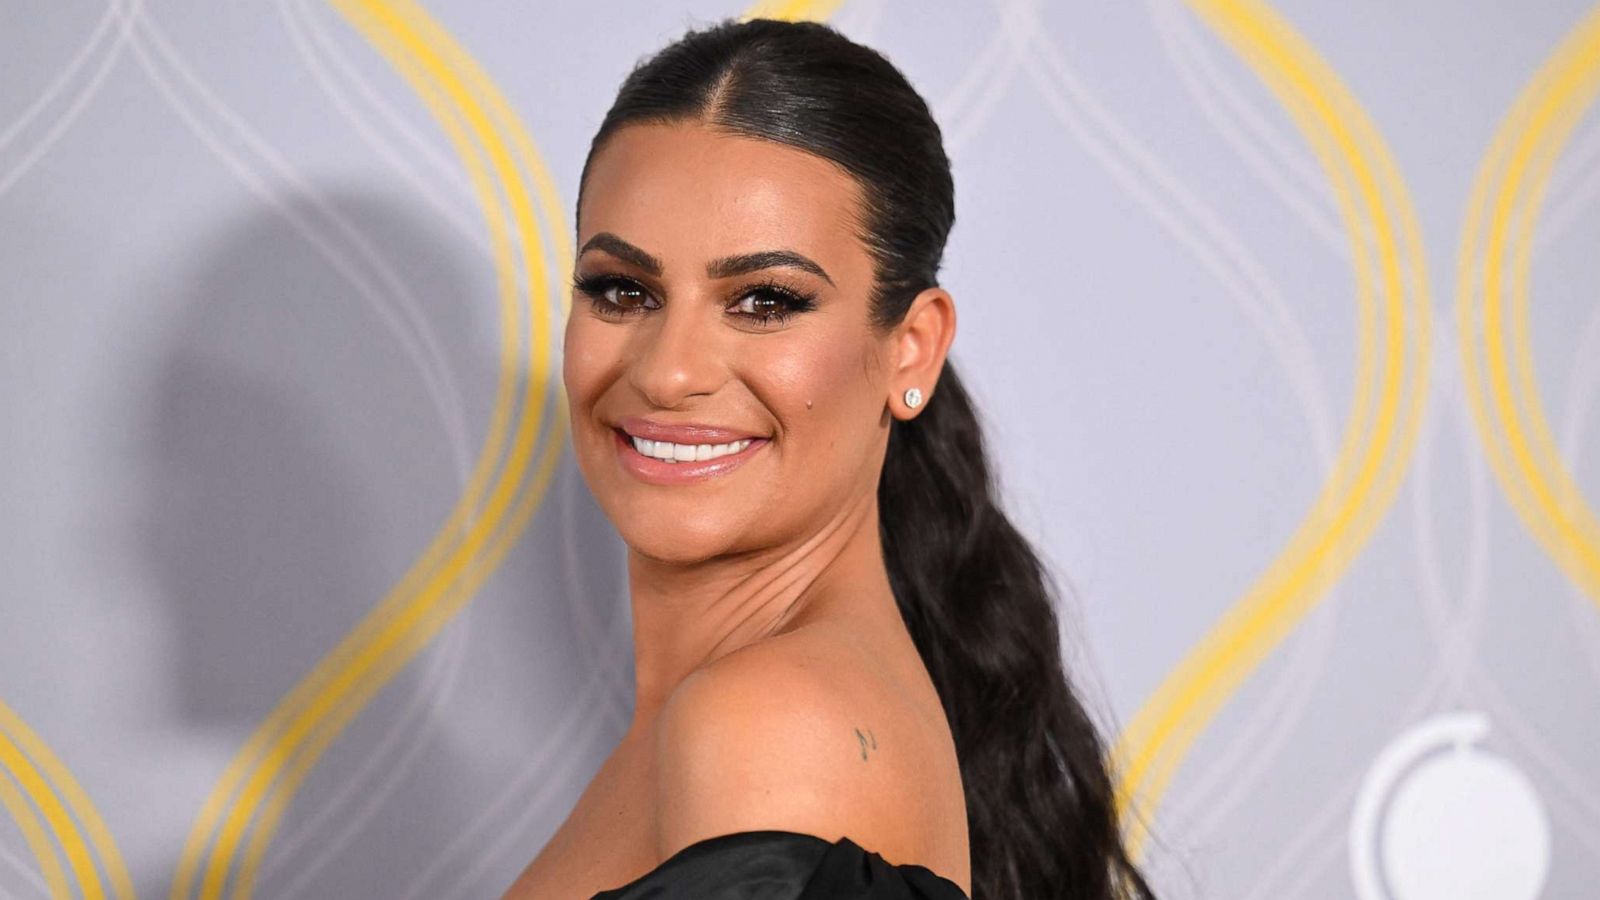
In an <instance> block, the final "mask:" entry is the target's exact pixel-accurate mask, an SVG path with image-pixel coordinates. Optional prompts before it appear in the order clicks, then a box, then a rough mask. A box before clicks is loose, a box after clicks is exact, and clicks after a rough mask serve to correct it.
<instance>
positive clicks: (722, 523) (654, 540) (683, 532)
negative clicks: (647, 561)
mask: <svg viewBox="0 0 1600 900" xmlns="http://www.w3.org/2000/svg"><path fill="white" fill-rule="evenodd" d="M612 521H613V523H615V524H616V526H617V531H618V532H619V533H620V534H621V535H622V540H623V541H624V542H625V543H626V544H627V545H628V547H629V548H630V549H632V550H633V551H634V552H635V553H638V554H640V555H642V556H647V557H649V558H651V559H654V560H657V561H659V562H664V563H673V564H689V563H697V562H701V561H703V560H707V559H711V558H712V557H716V556H721V555H724V554H727V553H730V552H734V551H736V550H738V549H740V545H741V543H742V539H744V538H747V537H748V536H749V529H748V528H747V527H745V526H744V525H742V524H740V523H739V522H736V521H734V520H733V519H732V518H730V517H728V516H725V515H715V516H713V515H704V514H702V515H699V516H694V515H677V514H675V513H670V512H667V511H666V510H664V509H659V508H658V509H654V510H651V509H649V504H640V505H638V506H637V507H636V508H635V510H633V511H631V512H630V511H625V512H623V513H622V515H621V516H620V517H619V518H616V519H613V520H612ZM657 523H660V524H657Z"/></svg>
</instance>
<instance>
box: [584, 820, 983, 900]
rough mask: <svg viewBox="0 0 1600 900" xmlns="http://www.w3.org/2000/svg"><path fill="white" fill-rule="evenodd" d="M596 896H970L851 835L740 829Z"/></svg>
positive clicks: (938, 899)
mask: <svg viewBox="0 0 1600 900" xmlns="http://www.w3.org/2000/svg"><path fill="white" fill-rule="evenodd" d="M591 900H971V898H969V897H968V896H967V895H966V894H965V893H964V892H962V890H961V888H960V886H958V885H957V884H956V883H955V882H953V881H951V880H949V879H947V878H944V877H942V876H940V875H937V874H935V873H934V872H933V871H932V870H931V869H928V868H926V867H923V866H917V865H902V866H897V865H893V864H891V863H889V862H888V861H886V860H885V859H884V858H883V857H882V856H879V855H878V854H876V853H874V852H872V851H870V850H867V849H864V848H863V847H861V846H860V845H858V844H857V843H856V842H855V841H852V840H850V839H849V838H848V837H842V838H840V839H839V840H837V841H834V842H833V843H829V842H827V841H825V840H823V839H822V838H819V837H817V836H816V835H812V834H801V833H799V832H794V831H775V830H766V831H740V832H735V833H733V834H724V835H720V836H718V837H712V838H706V839H705V840H703V841H698V842H696V843H693V844H690V845H689V846H687V847H685V848H683V849H682V850H679V851H678V852H677V853H674V854H673V855H672V857H671V858H670V859H668V860H667V861H666V862H663V863H662V864H661V865H659V866H656V867H655V868H654V869H651V870H650V871H649V872H647V873H645V874H644V875H642V876H640V877H639V878H637V879H635V880H634V881H631V882H629V883H627V884H625V885H623V886H622V887H619V888H613V889H611V890H608V891H601V892H600V893H598V894H595V895H594V897H592V898H591Z"/></svg>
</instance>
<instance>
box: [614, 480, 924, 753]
mask: <svg viewBox="0 0 1600 900" xmlns="http://www.w3.org/2000/svg"><path fill="white" fill-rule="evenodd" d="M628 583H629V593H630V595H631V602H632V607H633V645H634V670H635V676H634V677H635V687H636V693H635V705H634V717H633V728H632V729H630V731H638V730H641V729H643V728H645V727H647V726H648V725H649V723H651V722H653V721H654V719H655V716H656V713H658V712H659V711H660V708H661V706H662V705H663V704H665V702H666V700H667V698H668V697H669V696H670V695H671V694H672V692H673V690H674V689H676V688H677V686H678V684H679V683H680V682H682V681H683V679H684V678H686V677H688V676H689V674H690V673H692V672H694V671H695V670H696V669H699V668H701V667H703V666H705V665H707V664H709V663H711V662H713V661H714V660H717V659H719V658H721V657H723V656H726V655H728V654H729V653H733V652H734V651H736V650H739V649H741V648H743V647H747V646H749V645H751V644H753V643H755V642H757V641H760V640H761V639H763V638H766V637H770V636H772V635H775V634H779V633H782V632H784V631H788V630H792V629H793V628H795V627H797V626H799V625H800V624H803V623H804V622H805V621H809V620H812V619H814V618H816V617H817V616H818V615H820V614H822V613H823V612H824V611H825V610H826V609H828V608H829V607H830V605H831V604H834V603H836V602H838V601H843V602H845V603H847V604H851V605H852V606H855V605H859V606H860V607H861V608H862V609H863V610H865V609H867V608H869V607H871V606H872V605H873V604H874V601H876V604H877V605H879V606H881V605H882V603H883V601H885V600H886V601H887V604H888V607H889V608H890V609H894V595H893V592H892V591H891V589H890V587H889V577H888V572H887V570H886V569H885V567H884V562H883V551H882V543H881V541H880V538H879V535H878V498H877V494H876V492H875V491H869V492H867V496H866V497H865V498H864V499H863V500H862V501H860V502H858V503H855V504H852V505H850V506H847V507H845V508H844V509H843V510H841V511H840V512H839V514H838V515H836V516H834V517H833V518H832V519H830V520H828V521H827V522H825V523H823V524H822V525H821V526H820V527H818V528H816V529H814V530H813V531H811V532H809V533H806V534H803V535H800V536H799V537H797V538H795V539H794V540H792V541H790V542H788V543H786V544H784V545H781V546H776V547H771V548H764V549H762V550H760V551H755V552H751V553H746V554H740V555H737V556H720V557H713V558H710V559H705V560H699V561H696V562H693V563H687V564H685V563H672V562H667V561H663V560H659V559H655V558H653V557H648V556H645V555H643V554H640V553H639V552H637V551H635V550H632V549H630V550H629V551H628ZM895 614H896V616H897V617H898V611H896V613H895Z"/></svg>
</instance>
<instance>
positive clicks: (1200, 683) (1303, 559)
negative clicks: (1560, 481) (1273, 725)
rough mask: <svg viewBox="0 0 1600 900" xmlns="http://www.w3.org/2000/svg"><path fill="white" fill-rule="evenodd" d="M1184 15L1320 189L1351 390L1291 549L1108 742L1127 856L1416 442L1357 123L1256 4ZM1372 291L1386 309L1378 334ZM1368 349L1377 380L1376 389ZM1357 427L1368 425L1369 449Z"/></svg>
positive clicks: (1417, 243)
mask: <svg viewBox="0 0 1600 900" xmlns="http://www.w3.org/2000/svg"><path fill="white" fill-rule="evenodd" d="M1190 6H1191V7H1192V8H1193V9H1194V10H1195V12H1196V13H1197V14H1198V15H1199V16H1200V17H1201V18H1202V19H1203V20H1204V21H1205V22H1206V23H1207V25H1208V26H1209V27H1210V28H1212V29H1213V30H1214V31H1215V32H1217V33H1218V35H1219V36H1221V37H1222V38H1223V39H1224V40H1226V41H1227V42H1228V43H1229V44H1230V45H1231V46H1232V47H1233V48H1234V49H1235V50H1236V52H1238V53H1239V54H1240V55H1241V56H1242V57H1244V58H1245V59H1246V61H1248V62H1249V63H1250V64H1251V66H1252V68H1253V69H1255V71H1256V72H1257V74H1258V75H1259V76H1260V77H1262V79H1263V80H1264V81H1265V82H1266V83H1267V85H1268V87H1270V88H1271V89H1272V90H1273V92H1274V94H1275V95H1276V96H1277V97H1278V98H1279V100H1280V102H1281V103H1282V104H1283V106H1284V107H1285V109H1286V110H1287V111H1288V112H1289V113H1290V115H1291V116H1292V117H1293V118H1294V120H1295V122H1296V124H1297V126H1298V127H1299V128H1300V130H1301V132H1302V133H1303V134H1304V135H1305V137H1306V138H1307V139H1308V141H1309V143H1310V144H1311V146H1312V148H1313V149H1314V150H1315V151H1316V153H1317V156H1318V159H1319V161H1320V162H1321V164H1322V167H1323V169H1324V171H1325V172H1326V173H1327V174H1328V176H1329V178H1330V181H1331V182H1332V185H1333V187H1334V191H1335V196H1336V198H1337V199H1338V202H1339V207H1340V213H1341V217H1342V219H1343V221H1344V224H1345V229H1346V232H1347V235H1348V238H1349V241H1350V244H1351V250H1352V253H1351V258H1352V261H1353V264H1354V272H1355V278H1356V297H1357V312H1358V317H1357V318H1358V321H1357V326H1358V335H1359V337H1358V346H1357V366H1356V390H1355V397H1354V400H1353V405H1352V412H1351V416H1350V420H1349V423H1348V425H1347V428H1346V431H1345V434H1344V438H1343V441H1342V443H1341V447H1340V450H1339V454H1338V458H1337V460H1336V463H1335V466H1334V472H1333V474H1332V475H1331V476H1330V478H1329V480H1328V482H1327V483H1326V484H1325V485H1324V486H1323V489H1322V491H1321V492H1320V494H1319V496H1318V498H1317V501H1316V503H1315V505H1314V506H1313V508H1312V510H1311V512H1310V513H1309V515H1308V516H1307V518H1306V520H1305V521H1304V522H1303V523H1302V524H1301V526H1300V528H1299V529H1298V530H1297V532H1296V534H1295V536H1294V537H1293V539H1292V540H1291V542H1290V544H1289V545H1288V546H1287V547H1286V548H1285V550H1284V551H1283V552H1282V553H1280V554H1279V556H1278V557H1277V558H1276V559H1275V560H1274V561H1273V563H1272V564H1271V565H1270V566H1269V567H1268V569H1267V570H1266V571H1265V572H1264V573H1263V574H1262V576H1261V577H1259V578H1258V579H1257V581H1256V582H1255V583H1254V584H1253V585H1252V586H1251V588H1250V589H1249V590H1248V591H1247V592H1246V594H1245V596H1244V597H1243V598H1241V599H1240V600H1239V601H1237V602H1236V603H1235V604H1234V605H1233V606H1232V607H1231V608H1230V609H1229V610H1228V611H1227V612H1226V613H1224V615H1223V616H1222V617H1221V618H1220V620H1219V621H1218V622H1217V624H1216V625H1214V626H1213V627H1212V628H1211V629H1210V630H1209V631H1208V632H1207V634H1206V635H1205V636H1204V637H1203V638H1202V639H1201V640H1200V642H1199V643H1198V644H1196V645H1195V647H1194V648H1192V649H1191V650H1190V651H1189V653H1187V654H1186V655H1185V657H1184V659H1183V660H1182V661H1180V662H1179V663H1178V665H1177V666H1175V667H1174V669H1173V670H1172V672H1170V673H1169V674H1168V675H1167V676H1166V678H1165V679H1163V681H1162V683H1161V685H1160V686H1159V687H1158V688H1157V689H1156V691H1155V692H1154V694H1153V695H1152V696H1151V698H1150V699H1149V700H1148V701H1147V702H1146V703H1145V704H1144V706H1143V707H1142V708H1141V709H1140V710H1139V711H1138V712H1137V713H1136V714H1135V716H1134V718H1133V720H1132V721H1131V723H1130V725H1129V726H1128V728H1127V729H1126V730H1125V731H1124V733H1123V734H1122V735H1121V736H1120V737H1119V740H1118V742H1117V745H1116V747H1115V748H1114V750H1113V756H1114V758H1115V763H1114V767H1113V768H1114V770H1115V771H1116V773H1117V778H1118V784H1117V794H1118V797H1117V801H1118V806H1119V810H1120V812H1121V813H1122V814H1123V815H1124V816H1125V819H1124V822H1125V825H1126V827H1127V828H1128V830H1129V835H1128V842H1129V847H1130V851H1131V852H1132V853H1133V854H1134V855H1135V857H1137V856H1138V855H1139V854H1140V853H1141V851H1142V847H1143V843H1144V840H1145V838H1146V837H1147V831H1146V829H1145V828H1144V827H1143V826H1144V822H1143V821H1135V820H1134V819H1133V817H1132V816H1129V815H1128V813H1129V812H1130V811H1131V810H1133V809H1134V808H1135V804H1136V803H1137V804H1139V808H1141V809H1142V811H1143V812H1145V813H1146V814H1148V811H1149V810H1151V809H1153V808H1154V807H1155V805H1156V804H1157V803H1158V802H1159V800H1160V797H1161V796H1162V794H1163V793H1164V792H1165V790H1166V788H1167V786H1168V784H1169V783H1170V781H1171V779H1172V777H1173V774H1174V773H1175V771H1176V768H1177V766H1178V764H1179V762H1181V760H1182V757H1183V755H1184V754H1185V753H1186V752H1187V751H1188V749H1189V747H1190V746H1191V745H1192V744H1193V742H1194V740H1195V739H1196V738H1197V737H1198V735H1199V733H1200V732H1201V731H1202V730H1203V729H1204V727H1205V726H1206V724H1207V723H1208V722H1209V721H1210V720H1211V718H1212V717H1213V716H1214V715H1215V714H1216V712H1217V710H1219V709H1220V708H1221V706H1222V704H1223V703H1224V702H1225V701H1226V699H1227V698H1228V696H1230V695H1231V694H1232V693H1233V691H1235V690H1236V689H1237V688H1238V686H1239V685H1240V684H1241V683H1242V682H1243V681H1244V679H1245V678H1246V677H1247V676H1248V675H1249V674H1250V672H1252V671H1253V670H1254V669H1255V668H1256V666H1258V665H1259V664H1260V663H1261V662H1262V660H1263V659H1265V657H1266V655H1267V654H1268V653H1269V652H1270V651H1271V650H1272V649H1273V648H1274V647H1276V646H1277V645H1278V644H1279V643H1280V642H1281V641H1282V640H1283V639H1284V638H1285V637H1286V636H1287V635H1288V634H1289V632H1290V631H1291V630H1292V628H1293V627H1294V625H1295V624H1297V623H1298V622H1299V621H1300V620H1301V619H1302V618H1303V617H1304V616H1305V615H1306V614H1307V613H1308V612H1309V611H1310V610H1311V609H1312V607H1313V606H1314V605H1315V603H1316V602H1317V601H1318V600H1319V599H1320V598H1321V597H1322V596H1323V595H1324V594H1325V593H1326V591H1327V589H1328V588H1329V587H1330V586H1331V585H1332V584H1333V583H1334V581H1336V580H1337V578H1338V577H1339V575H1340V574H1341V573H1342V572H1343V571H1344V570H1345V568H1346V567H1348V565H1349V563H1350V562H1351V561H1352V560H1353V558H1354V556H1355V554H1356V553H1357V551H1358V550H1359V549H1360V547H1361V545H1362V544H1363V543H1364V542H1365V541H1366V539H1367V538H1368V537H1369V536H1370V534H1371V531H1372V529H1373V528H1374V527H1375V525H1376V523H1377V521H1378V519H1379V518H1380V517H1381V516H1382V514H1383V513H1384V512H1385V511H1386V510H1387V509H1388V507H1389V504H1390V503H1391V502H1392V500H1393V498H1394V495H1395V493H1396V491H1397V490H1398V486H1399V483H1400V480H1401V478H1402V477H1403V476H1404V473H1405V470H1406V468H1407V465H1408V463H1409V461H1410V457H1411V453H1412V449H1413V447H1414V444H1415V439H1416V434H1417V430H1418V425H1419V423H1420V420H1421V412H1422V404H1423V402H1424V400H1425V398H1426V378H1427V371H1428V357H1429V352H1430V342H1431V338H1430V329H1431V322H1430V304H1429V301H1428V289H1427V284H1426V268H1425V264H1424V258H1423V254H1422V249H1421V239H1420V236H1419V233H1418V229H1417V225H1416V217H1415V214H1414V212H1413V209H1412V205H1411V202H1410V199H1409V196H1408V194H1407V192H1406V190H1405V186H1404V183H1403V181H1402V179H1401V177H1400V174H1399V171H1398V168H1397V167H1396V166H1395V165H1394V163H1393V160H1392V158H1391V156H1390V154H1389V153H1388V150H1387V148H1386V147H1385V145H1384V143H1383V141H1382V139H1381V137H1380V136H1379V134H1378V132H1377V130H1376V128H1375V127H1374V126H1373V125H1372V124H1371V121H1370V119H1369V117H1368V116H1367V115H1366V114H1365V112H1364V111H1363V110H1362V109H1361V107H1360V105H1359V104H1358V103H1357V102H1356V101H1355V99H1354V98H1353V96H1352V95H1351V94H1350V92H1349V91H1348V89H1346V88H1345V87H1344V86H1343V85H1342V84H1341V83H1340V81H1339V79H1338V77H1337V75H1336V74H1335V73H1334V72H1333V70H1332V69H1331V68H1330V67H1329V66H1328V65H1327V64H1326V63H1325V62H1324V61H1323V60H1322V59H1321V57H1320V56H1319V55H1318V54H1317V53H1316V51H1315V49H1314V48H1313V47H1312V46H1311V45H1310V44H1309V43H1307V42H1306V41H1305V40H1304V39H1303V38H1302V37H1300V36H1299V35H1298V34H1297V33H1296V32H1295V31H1294V30H1293V28H1292V27H1291V26H1289V24H1288V23H1287V22H1286V21H1284V20H1283V19H1282V18H1281V17H1280V16H1279V15H1278V14H1277V13H1275V12H1273V11H1272V10H1271V9H1270V8H1268V7H1266V6H1265V5H1264V4H1262V3H1259V2H1254V0H1237V2H1226V0H1217V2H1208V0H1190ZM1369 241H1370V243H1371V246H1369ZM1374 251H1375V254H1376V257H1377V258H1376V271H1374V260H1373V259H1372V258H1371V257H1372V255H1373V253H1374ZM1402 262H1403V263H1404V265H1402ZM1374 276H1376V278H1377V283H1376V284H1374ZM1375 290H1376V291H1377V292H1378V293H1379V295H1380V296H1381V298H1382V299H1383V301H1384V309H1383V315H1382V319H1381V323H1380V321H1379V317H1378V311H1377V310H1376V309H1375V307H1374V302H1375V298H1374V292H1375ZM1380 324H1381V328H1382V332H1381V339H1382V342H1381V345H1380V343H1379V337H1380V335H1379V332H1378V329H1379V327H1380ZM1380 346H1381V349H1382V351H1383V352H1382V360H1383V371H1382V378H1381V381H1376V382H1375V379H1374V367H1375V365H1376V362H1377V360H1376V358H1375V357H1376V350H1377V349H1379V347H1380ZM1374 403H1375V404H1376V408H1375V409H1373V405H1374ZM1369 415H1373V416H1375V419H1374V420H1373V422H1372V426H1371V427H1372V433H1371V435H1370V439H1368V438H1367V435H1366V431H1367V419H1368V416H1369ZM1358 457H1359V461H1358Z"/></svg>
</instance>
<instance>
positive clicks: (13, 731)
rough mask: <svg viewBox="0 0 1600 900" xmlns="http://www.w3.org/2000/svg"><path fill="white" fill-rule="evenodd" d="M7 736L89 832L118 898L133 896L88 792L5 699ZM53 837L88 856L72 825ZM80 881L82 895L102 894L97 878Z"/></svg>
mask: <svg viewBox="0 0 1600 900" xmlns="http://www.w3.org/2000/svg"><path fill="white" fill-rule="evenodd" d="M8 737H9V739H10V740H12V741H15V742H16V745H17V748H19V749H20V750H21V751H22V753H24V754H26V755H27V756H28V757H29V758H31V759H32V760H33V763H34V764H35V765H37V766H38V768H39V769H41V770H43V774H44V777H45V778H47V779H48V780H49V781H50V783H51V784H53V785H54V786H55V789H56V790H57V791H59V792H60V794H61V796H62V797H64V798H65V799H66V802H67V806H68V807H69V808H70V809H71V810H72V814H73V815H75V816H77V818H78V821H79V822H81V823H82V825H83V828H84V830H85V831H87V832H88V833H89V841H90V843H91V844H92V845H93V847H94V849H95V851H96V852H98V853H99V855H100V861H101V864H102V865H103V866H104V867H105V870H106V875H107V876H108V877H109V878H110V880H111V889H112V890H113V891H114V892H115V893H116V896H117V897H119V898H121V900H134V890H133V879H132V878H131V877H129V875H128V867H127V866H126V865H125V864H124V863H123V861H122V853H121V851H119V850H118V849H117V844H116V841H114V840H113V839H112V837H111V830H110V829H109V828H107V827H106V823H105V821H104V820H103V819H101V818H100V813H99V811H98V810H96V809H95V807H94V804H93V803H92V802H90V800H89V795H88V794H87V793H86V792H85V791H84V789H83V786H82V785H80V784H79V783H78V780H77V779H76V778H74V777H73V775H72V772H71V771H70V770H69V769H68V768H67V767H66V765H65V764H63V763H62V762H61V760H60V759H58V758H57V757H56V755H55V753H54V751H52V750H51V749H50V747H49V745H48V744H46V743H45V742H44V740H43V739H41V738H40V737H39V736H38V735H37V734H35V733H34V731H33V729H32V728H29V727H28V723H27V722H24V721H23V720H22V717H21V716H19V715H17V713H16V712H15V711H14V710H13V709H12V708H11V707H10V706H8V705H6V703H5V701H3V700H0V741H3V740H6V739H7V738H8ZM69 824H70V823H69ZM56 837H57V839H58V840H60V841H61V843H62V846H64V847H68V848H69V851H68V856H69V858H72V857H74V856H76V857H78V858H81V859H84V860H87V859H88V856H89V852H88V850H87V848H85V847H84V846H83V838H82V836H80V835H79V834H78V831H77V829H76V828H74V829H72V830H71V831H70V832H67V833H63V832H57V835H56ZM90 872H91V874H92V873H93V868H92V864H91V868H90ZM80 878H81V876H80ZM83 885H84V896H85V897H86V898H93V897H101V896H104V894H103V893H102V891H101V887H100V882H99V880H98V878H96V879H95V880H93V881H85V882H83Z"/></svg>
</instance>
